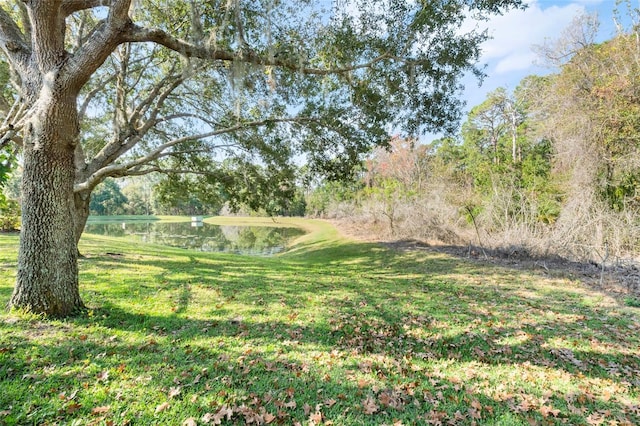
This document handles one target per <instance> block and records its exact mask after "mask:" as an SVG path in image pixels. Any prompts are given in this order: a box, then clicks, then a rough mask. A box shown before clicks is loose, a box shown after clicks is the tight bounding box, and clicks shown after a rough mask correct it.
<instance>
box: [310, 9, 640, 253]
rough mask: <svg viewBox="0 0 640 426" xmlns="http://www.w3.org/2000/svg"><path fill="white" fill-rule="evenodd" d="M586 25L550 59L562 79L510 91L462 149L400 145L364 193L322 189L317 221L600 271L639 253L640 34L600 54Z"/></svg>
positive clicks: (364, 179)
mask: <svg viewBox="0 0 640 426" xmlns="http://www.w3.org/2000/svg"><path fill="white" fill-rule="evenodd" d="M596 30H597V20H596V18H595V17H593V16H581V17H578V18H576V19H575V21H574V22H573V24H572V25H571V26H570V27H569V28H568V29H567V30H566V31H565V32H564V33H563V34H562V37H561V38H560V39H558V40H557V41H555V42H553V43H548V44H547V45H545V46H540V47H538V50H539V53H540V54H541V55H542V56H543V58H544V59H545V60H546V61H547V62H548V63H550V64H552V65H554V66H556V67H557V68H556V69H557V72H555V73H553V74H550V75H546V76H529V77H526V78H525V79H523V80H522V81H521V82H520V84H519V85H518V86H517V87H516V88H515V89H514V90H512V91H510V90H508V89H507V88H499V89H497V90H495V91H493V92H491V93H490V94H488V95H487V97H486V99H485V100H484V101H483V102H482V103H481V104H480V105H476V106H474V107H473V108H472V109H471V110H470V112H469V114H468V115H467V117H466V120H465V121H464V123H463V125H462V127H461V131H460V132H459V134H457V135H456V136H455V137H447V138H442V139H439V140H434V141H431V142H430V143H427V144H420V143H418V141H416V140H413V139H410V138H409V139H407V138H400V137H399V138H396V139H394V140H393V141H392V143H391V149H390V150H385V149H378V150H376V151H375V152H374V154H373V155H372V156H371V158H370V159H369V160H368V161H367V163H366V166H365V167H364V168H363V169H362V171H361V175H360V179H359V180H357V181H355V182H354V183H352V184H348V185H342V184H338V185H337V186H339V188H336V184H335V183H329V184H325V185H322V186H320V187H318V188H317V189H316V190H315V191H314V192H313V193H312V194H311V197H310V199H309V200H308V205H309V210H310V211H311V212H315V213H316V214H318V215H321V216H330V217H340V216H344V217H351V218H353V217H356V218H358V220H359V221H360V222H361V223H362V224H363V226H365V225H368V226H369V228H370V229H377V232H379V233H380V234H385V235H392V236H394V237H412V238H423V239H427V240H439V241H441V242H445V243H455V244H476V245H477V244H480V245H482V246H485V247H492V248H502V249H505V250H508V251H511V252H513V251H518V252H523V251H526V252H528V253H530V254H535V255H550V254H554V255H561V256H566V257H570V258H572V259H590V260H595V261H598V262H603V261H605V259H606V260H612V259H614V258H615V257H619V258H620V257H625V256H630V255H633V254H635V253H637V252H638V248H639V246H638V241H640V239H639V238H638V237H640V216H639V215H638V213H640V155H639V154H640V152H639V151H640V144H639V138H640V95H639V94H640V45H638V42H637V40H638V31H637V28H635V27H634V28H633V29H630V30H626V31H621V32H620V33H619V34H617V35H616V36H615V37H613V38H612V39H610V40H607V41H605V42H602V43H595V42H594V38H595V34H596Z"/></svg>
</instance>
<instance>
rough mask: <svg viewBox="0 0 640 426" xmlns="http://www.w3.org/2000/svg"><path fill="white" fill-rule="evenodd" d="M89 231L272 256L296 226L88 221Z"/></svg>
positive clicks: (290, 237) (299, 232)
mask: <svg viewBox="0 0 640 426" xmlns="http://www.w3.org/2000/svg"><path fill="white" fill-rule="evenodd" d="M85 232H86V233H89V234H99V235H108V236H112V237H124V238H127V239H129V240H131V241H133V242H142V243H152V244H162V245H166V246H171V247H180V248H185V249H189V250H196V251H206V252H227V253H236V254H246V255H254V256H271V255H274V254H277V253H280V252H282V251H284V250H285V248H286V246H287V244H288V243H289V242H290V241H291V240H293V239H294V238H296V237H298V236H300V235H303V234H304V231H302V230H301V229H299V228H289V227H282V228H278V227H270V226H228V225H212V224H209V223H204V222H139V221H137V222H121V223H114V222H108V223H100V222H98V221H92V222H89V223H87V226H86V227H85Z"/></svg>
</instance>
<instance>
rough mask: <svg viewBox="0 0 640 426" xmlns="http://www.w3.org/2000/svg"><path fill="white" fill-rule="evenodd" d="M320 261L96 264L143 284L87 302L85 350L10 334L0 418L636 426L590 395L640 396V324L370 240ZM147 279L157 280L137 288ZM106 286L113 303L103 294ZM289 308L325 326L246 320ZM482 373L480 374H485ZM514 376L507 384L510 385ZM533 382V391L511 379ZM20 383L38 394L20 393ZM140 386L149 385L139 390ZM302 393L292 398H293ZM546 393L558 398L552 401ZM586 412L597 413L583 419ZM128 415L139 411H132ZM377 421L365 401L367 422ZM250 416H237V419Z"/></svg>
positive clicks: (81, 345)
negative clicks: (596, 389) (225, 416)
mask: <svg viewBox="0 0 640 426" xmlns="http://www.w3.org/2000/svg"><path fill="white" fill-rule="evenodd" d="M314 250H315V251H314V252H313V253H314V255H313V256H311V255H309V256H291V257H289V256H283V257H279V258H270V259H260V258H256V259H252V260H251V261H248V259H247V258H245V257H234V256H211V255H206V254H193V253H192V252H185V255H184V256H183V258H180V257H179V256H176V254H175V252H171V256H170V258H169V257H166V258H165V257H163V256H162V255H161V254H160V255H156V256H155V257H150V256H135V255H132V254H130V253H125V254H124V255H123V256H107V255H94V256H92V257H90V258H88V259H85V260H83V263H84V265H85V268H84V269H85V271H83V273H82V279H83V280H85V281H87V282H98V283H100V282H102V280H104V279H106V278H107V277H109V271H110V269H109V268H112V269H113V268H118V269H123V270H125V271H128V269H131V273H130V274H129V273H124V274H120V275H122V278H120V281H118V282H111V281H110V286H109V288H105V286H104V285H101V286H97V287H96V288H95V289H93V288H91V289H89V290H88V291H91V292H92V294H91V295H90V297H89V298H90V299H91V298H93V300H94V302H95V303H96V306H95V308H94V309H93V311H92V316H91V317H88V318H76V319H72V320H69V321H68V322H67V323H65V324H66V327H71V328H74V329H75V335H73V333H71V334H72V335H68V333H67V335H63V336H59V337H54V338H51V337H49V338H47V339H44V338H42V337H43V336H44V335H46V334H47V333H42V335H41V336H39V335H38V332H37V327H35V328H34V327H31V330H30V331H29V332H24V330H23V329H22V328H21V327H19V326H17V325H13V326H12V332H13V333H15V334H14V336H22V337H16V338H14V339H12V341H13V343H11V345H9V346H6V347H7V348H8V349H7V351H5V352H2V351H0V357H3V358H2V360H3V362H2V363H0V385H1V386H2V388H3V390H5V391H6V392H0V394H2V395H3V396H1V397H0V401H1V403H0V410H1V409H2V407H3V406H8V405H10V404H12V403H11V402H9V401H20V400H21V398H23V397H24V395H26V394H29V389H30V388H29V386H31V387H32V388H33V387H34V386H35V387H42V386H46V387H48V388H50V389H54V390H53V391H52V392H51V395H53V396H49V397H44V396H39V397H37V398H36V397H34V398H35V400H32V402H31V403H30V404H31V405H32V406H34V407H40V408H42V410H40V411H36V412H37V413H41V414H37V415H33V416H32V417H31V419H32V420H33V422H35V423H39V422H40V420H43V419H44V421H49V422H51V419H52V418H53V419H57V420H58V421H61V422H67V421H69V422H70V421H71V420H72V419H74V418H81V417H82V416H84V417H87V416H91V415H92V414H91V412H90V409H91V407H92V406H95V405H98V404H99V405H110V406H111V409H110V410H111V412H112V413H113V414H114V415H115V414H117V415H122V414H123V413H125V414H124V417H120V418H121V419H122V418H129V417H127V416H135V417H130V418H131V419H134V418H135V421H136V422H138V421H139V422H140V423H157V422H159V421H163V422H165V423H167V422H169V423H172V422H173V423H175V424H181V423H182V421H183V420H184V418H179V417H180V415H181V414H180V413H181V412H179V411H176V412H175V413H173V412H171V411H170V410H169V411H168V412H166V413H164V414H162V415H160V414H157V413H155V412H154V408H155V407H156V405H158V404H160V403H162V402H164V401H169V402H170V403H171V404H172V405H175V406H179V405H180V404H183V403H184V404H187V401H188V400H189V399H190V398H191V397H192V396H193V395H199V396H200V397H201V398H202V400H203V401H204V402H203V403H202V404H203V405H201V406H198V408H197V410H196V411H195V412H197V413H200V414H202V413H204V412H207V411H208V410H215V408H216V407H217V406H219V405H220V404H222V403H227V404H235V405H237V406H240V405H241V404H245V406H249V407H253V408H252V410H253V409H254V408H255V410H256V411H257V410H258V409H259V406H263V407H266V408H267V410H268V411H269V412H273V413H274V414H275V413H276V412H277V411H278V410H277V408H280V409H281V410H283V411H284V412H285V413H286V414H288V416H289V417H286V418H285V419H283V422H284V423H287V422H288V421H289V420H291V419H292V418H295V419H297V420H299V421H302V420H305V419H307V418H308V416H309V413H305V412H304V409H303V408H302V406H303V404H305V403H306V404H308V405H309V406H310V407H311V408H312V411H313V410H315V407H316V404H320V410H321V411H322V414H323V415H324V416H325V418H326V419H330V420H333V421H334V422H335V423H336V424H338V423H344V424H357V423H367V424H384V423H387V424H389V423H393V420H394V419H399V420H401V421H404V422H405V423H407V424H414V423H420V422H423V423H425V424H428V422H429V421H433V422H436V421H437V420H438V419H437V418H438V416H442V418H443V421H442V423H446V421H447V420H448V419H452V421H454V422H455V421H456V420H455V416H456V412H459V413H460V414H459V415H460V416H462V417H461V418H459V419H458V420H457V423H455V424H471V422H472V420H475V421H478V422H480V421H481V420H482V419H484V421H485V422H488V423H490V424H500V423H501V422H502V423H503V424H527V420H528V419H529V418H531V419H533V420H534V421H536V422H539V423H544V422H545V421H546V422H550V423H555V422H556V421H557V422H561V421H567V422H568V423H570V424H581V423H585V418H586V416H587V415H590V414H591V413H597V412H598V411H600V412H606V411H607V410H609V412H610V413H617V414H615V415H618V416H619V417H621V418H626V419H630V421H631V423H638V422H640V419H638V417H637V415H633V414H628V412H629V410H631V408H629V407H628V406H627V405H625V404H627V403H625V402H624V398H622V399H616V398H611V397H607V395H604V394H602V395H591V394H589V393H588V392H587V391H586V390H584V389H582V390H580V386H584V383H587V382H588V381H587V380H583V378H585V377H586V378H587V379H588V380H592V381H595V382H594V383H596V382H597V383H601V382H603V381H605V382H608V383H610V384H611V386H614V387H615V388H617V389H629V386H631V387H632V388H634V387H635V388H637V387H638V386H640V384H639V383H638V381H637V380H638V379H637V376H638V374H637V372H638V371H640V360H639V359H638V351H637V337H635V335H634V336H629V335H625V327H627V329H626V330H627V332H628V330H631V328H628V327H632V326H634V323H632V322H631V321H630V320H628V319H625V318H615V322H611V321H610V319H611V318H607V316H612V315H613V314H614V313H612V312H607V311H606V310H604V309H601V308H599V307H597V306H594V307H591V306H587V305H584V304H578V303H567V302H566V301H567V300H569V301H572V300H573V299H574V298H575V294H574V293H572V292H571V289H563V288H558V289H557V290H553V291H552V293H548V294H545V293H535V292H533V290H532V291H530V292H529V293H523V292H522V291H521V288H520V286H519V285H486V284H485V285H483V284H476V283H468V282H462V281H460V279H459V278H456V274H464V275H465V276H467V275H470V276H472V277H473V276H478V277H482V276H483V275H484V274H485V273H486V271H487V270H486V268H485V267H484V266H483V265H475V264H470V263H469V262H466V261H463V260H460V259H456V258H450V257H426V258H422V260H421V262H423V263H422V264H419V265H416V264H414V263H412V262H413V259H407V258H406V256H404V255H403V254H401V253H397V252H393V251H389V250H385V249H384V248H382V247H380V246H378V245H370V244H365V245H363V244H357V243H354V244H341V245H335V244H334V245H329V246H326V245H325V246H317V247H315V248H314ZM492 267H493V266H492ZM136 268H141V270H144V271H147V272H145V273H144V274H143V276H144V277H147V276H151V277H154V279H153V280H150V281H148V282H143V283H141V282H140V278H139V276H138V275H136V271H137V269H136ZM496 268H497V267H496ZM500 270H501V269H500V268H497V269H496V271H498V272H499V271H500ZM504 270H507V269H504ZM149 271H151V272H149ZM532 286H533V287H532V288H534V287H535V285H532ZM89 287H91V286H89ZM530 287H531V286H530ZM98 288H99V289H104V290H103V291H104V293H105V294H93V292H97V291H98V290H97V289H98ZM196 290H198V291H207V292H208V293H207V294H210V295H212V300H213V303H215V302H217V301H218V300H219V301H223V302H224V301H227V302H229V303H228V304H227V305H232V306H227V305H224V306H223V307H221V308H218V307H214V306H212V307H211V308H210V310H208V311H207V312H206V313H205V314H202V313H200V314H199V316H198V318H194V317H193V315H192V310H193V309H195V307H194V304H195V303H196V302H199V301H198V300H197V297H198V296H197V293H196ZM101 291H102V290H101ZM136 291H137V292H138V295H136V296H135V297H140V298H146V299H149V300H152V299H153V298H154V297H160V296H162V295H164V294H165V292H166V293H167V294H169V295H171V297H173V299H172V300H173V302H174V303H175V305H174V306H175V308H176V309H175V310H174V311H173V312H166V313H162V314H157V313H154V314H149V313H144V312H136V310H135V309H133V308H132V306H130V302H131V301H133V300H134V299H135V297H134V296H133V294H134V292H136ZM7 297H8V296H7ZM314 300H315V302H314ZM258 301H260V304H259V305H257V304H256V302H258ZM314 303H315V304H314ZM283 305H284V306H286V307H287V309H288V311H287V312H291V313H292V314H298V313H303V314H304V313H305V312H307V313H309V315H313V316H312V318H313V321H302V320H300V321H298V320H296V319H295V315H292V316H291V318H290V319H289V320H287V319H286V318H285V317H283V318H282V319H280V320H276V321H274V320H273V319H272V318H273V317H272V316H269V317H266V318H267V319H265V316H260V315H256V316H255V317H254V316H251V315H249V316H246V317H245V318H242V319H237V318H236V316H237V313H236V308H237V307H238V306H254V307H256V308H255V309H256V310H262V311H270V310H276V309H279V308H281V307H282V306H283ZM314 310H316V311H314ZM247 312H252V311H251V310H249V311H247ZM25 327H26V328H29V327H28V326H25ZM53 327H54V328H58V326H53ZM84 327H87V328H88V327H96V328H97V329H99V330H100V332H99V335H95V336H94V335H91V336H90V337H89V338H87V339H85V340H83V339H82V336H83V334H82V331H81V330H83V328H84ZM34 330H35V331H34ZM62 331H63V332H65V333H66V329H65V330H62ZM636 334H637V333H636ZM24 335H27V336H31V337H30V338H26V339H25V338H24ZM44 337H46V336H44ZM20 339H22V340H20ZM3 345H4V343H3ZM2 347H4V346H2ZM332 354H334V355H332ZM29 359H30V360H29ZM7 360H8V361H7ZM61 360H64V361H62V362H61ZM86 360H90V363H89V364H88V365H87V364H86ZM4 361H7V362H4ZM122 366H124V367H122ZM452 366H459V371H458V372H456V371H450V372H448V373H443V372H442V369H446V368H453V367H452ZM472 369H475V370H477V371H476V372H475V373H473V374H472V373H471V370H472ZM505 369H507V370H506V371H511V373H504V372H502V373H501V372H500V371H505ZM245 370H247V372H246V373H244V371H245ZM105 371H107V372H109V374H110V376H111V377H112V379H111V380H112V381H116V379H117V378H121V376H123V375H126V378H123V380H125V382H124V383H129V386H131V387H132V388H133V389H135V391H131V392H132V394H130V395H129V394H126V393H125V395H124V396H122V397H121V399H120V400H119V399H118V398H117V397H116V396H117V394H116V391H115V390H110V389H109V383H110V380H109V379H108V378H107V379H105V378H104V372H105ZM488 371H492V372H493V371H495V372H496V373H495V374H496V375H497V378H493V379H490V380H491V381H493V382H492V383H490V386H489V387H487V386H485V385H484V384H483V383H484V382H485V381H487V380H488V379H486V375H487V374H489V373H488ZM520 373H522V377H520V376H514V374H516V375H517V374H520ZM492 374H494V373H492ZM501 374H502V375H501ZM198 375H200V376H201V377H200V379H199V380H198V381H196V378H197V377H198ZM545 375H549V376H552V377H556V378H557V377H561V378H562V377H565V375H566V380H567V381H568V385H567V389H556V388H553V386H551V387H549V385H548V384H547V383H545ZM19 378H24V382H25V383H24V384H20V383H18V384H16V383H17V382H20V380H18V379H19ZM138 379H139V380H142V381H145V383H144V384H143V385H140V384H139V383H138V384H136V383H137V382H136V380H138ZM118 380H119V379H118ZM501 380H503V381H504V382H505V383H504V385H505V386H507V388H513V383H510V382H513V381H522V382H526V381H527V380H534V381H535V380H537V381H538V383H537V384H536V385H534V386H532V387H531V388H529V390H528V391H523V392H524V393H522V394H518V393H517V392H515V391H509V392H507V391H505V392H504V394H502V395H500V394H496V393H495V392H493V391H492V389H493V388H499V387H500V386H501V384H500V383H498V382H499V381H501ZM84 383H87V384H88V386H89V387H91V388H93V387H97V389H98V391H99V392H97V393H95V394H94V393H92V392H85V394H86V395H85V396H83V395H82V394H80V398H81V400H80V402H81V404H80V405H81V406H82V408H80V409H79V410H78V411H77V412H71V413H70V412H68V410H67V408H65V404H67V405H66V407H68V404H70V402H69V401H65V400H64V399H60V398H58V397H57V396H56V395H59V394H60V393H61V392H67V394H71V393H72V392H73V391H74V390H75V389H78V388H82V387H83V386H84ZM625 383H626V384H625ZM522 386H523V388H524V384H523V385H522ZM556 386H559V385H556ZM172 387H181V388H182V389H183V391H182V393H181V395H180V397H177V398H174V399H171V398H168V396H167V395H168V392H169V390H170V389H171V388H172ZM289 389H294V391H293V395H289V394H291V393H292V392H290V391H289ZM398 389H399V390H398ZM493 390H495V389H493ZM102 391H103V392H102ZM268 392H271V393H273V395H272V396H273V400H282V401H290V400H295V401H296V402H297V403H296V407H295V408H286V407H284V408H283V407H276V406H275V405H273V404H274V403H273V402H265V400H266V399H268V398H267V397H266V396H265V395H266V394H267V393H268ZM384 392H387V394H384ZM394 392H398V394H396V393H394ZM439 392H440V393H444V396H443V397H442V398H440V397H439V396H438V394H439ZM545 392H549V393H550V394H551V396H546V397H544V396H543V394H544V393H545ZM525 394H526V395H525ZM99 395H103V396H99ZM104 395H106V396H104ZM251 395H256V396H257V397H258V398H259V400H260V401H261V402H260V403H259V405H258V404H255V405H254V406H250V405H249V404H248V401H252V400H253V398H252V397H251ZM341 395H342V396H345V395H350V396H351V395H356V401H358V404H355V405H354V404H353V403H351V405H350V406H345V405H344V404H345V403H344V401H345V400H348V399H349V398H347V399H345V398H343V397H341ZM82 398H84V399H82ZM100 398H102V399H100ZM367 398H372V399H373V403H374V404H375V405H377V406H378V408H377V411H375V412H372V413H371V414H365V411H366V410H367V408H365V406H364V405H362V404H361V403H360V402H362V401H366V400H367ZM545 398H546V402H541V401H542V399H545ZM178 400H179V401H178ZM333 400H335V401H336V402H335V403H333V404H331V402H330V401H333ZM414 400H417V401H418V404H419V405H420V408H419V409H417V410H416V409H413V408H411V404H415V403H414ZM582 400H584V401H586V403H584V404H582V408H581V407H578V405H580V404H579V402H580V401H582ZM139 401H143V402H145V404H146V405H147V407H143V406H142V405H140V403H139ZM327 401H329V402H327ZM382 401H386V402H387V403H389V404H391V403H392V404H393V405H394V406H395V407H394V406H391V405H387V406H385V405H384V404H383V403H382ZM390 401H391V402H390ZM393 401H395V402H393ZM474 401H476V402H474ZM369 402H370V403H371V401H369ZM270 404H272V405H270ZM25 405H29V404H25ZM187 405H188V404H187ZM478 405H480V406H481V407H490V408H484V409H478V408H477V407H478ZM129 406H135V407H136V408H135V410H137V412H136V413H128V414H127V413H126V410H127V407H129ZM542 407H547V408H549V409H551V410H558V413H557V414H553V411H552V412H551V413H552V414H549V413H548V412H547V414H546V417H545V415H544V414H543V412H544V411H540V410H541V409H542ZM373 408H374V406H373V405H371V404H369V409H368V410H369V411H371V410H373ZM38 409H39V408H38ZM583 409H584V410H585V411H583V412H580V414H576V413H577V412H578V411H580V410H583ZM20 410H22V408H20ZM24 410H27V409H26V408H24ZM176 410H177V407H176ZM185 410H186V408H185ZM471 410H475V412H472V411H471ZM576 410H578V411H576ZM383 411H387V412H388V414H383V413H382V412H383ZM478 411H479V412H478ZM24 412H26V411H24ZM31 412H32V413H33V411H31ZM182 412H184V411H182ZM46 413H49V414H46ZM52 413H53V414H52ZM47 415H49V416H53V417H46V416H47ZM165 415H166V417H162V420H160V416H165ZM478 415H480V416H481V417H480V418H475V419H473V416H478ZM612 415H613V414H612ZM25 416H26V414H25ZM38 416H40V417H38ZM171 416H175V417H171ZM420 416H431V417H424V418H419V417H420ZM483 416H484V417H483ZM633 416H635V417H633ZM429 418H431V420H428V419H429ZM242 419H243V418H242V414H238V417H236V418H235V420H233V421H235V422H242ZM1 420H2V419H1V418H0V421H1ZM245 420H246V419H245ZM18 423H21V422H18Z"/></svg>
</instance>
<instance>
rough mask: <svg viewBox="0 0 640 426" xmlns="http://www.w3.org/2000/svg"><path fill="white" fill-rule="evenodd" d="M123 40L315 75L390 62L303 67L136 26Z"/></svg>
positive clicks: (131, 27) (188, 53)
mask: <svg viewBox="0 0 640 426" xmlns="http://www.w3.org/2000/svg"><path fill="white" fill-rule="evenodd" d="M122 37H123V39H124V41H127V42H153V43H157V44H159V45H161V46H164V47H166V48H167V49H170V50H173V51H175V52H178V53H180V54H181V55H184V56H187V57H193V58H200V59H209V60H222V61H228V62H232V61H240V62H247V63H252V64H255V65H270V66H274V67H279V68H286V69H289V70H292V71H298V72H302V73H304V74H312V75H330V74H342V73H347V72H351V71H355V70H359V69H364V68H369V67H371V66H373V65H374V64H376V63H378V62H381V61H384V60H387V59H391V56H390V55H388V54H386V53H385V54H383V55H380V56H378V57H376V58H374V59H372V60H371V61H369V62H366V63H362V64H358V65H352V66H348V67H342V68H311V67H305V66H300V64H299V63H298V62H292V61H285V60H281V59H277V58H269V57H267V56H263V55H259V54H258V53H256V52H254V51H253V50H250V49H243V50H241V51H238V52H234V51H230V50H221V49H211V48H209V47H206V46H202V45H194V44H192V43H189V42H187V41H184V40H181V39H178V38H176V37H173V36H171V35H169V34H167V33H166V32H164V31H162V30H160V29H150V28H143V27H140V26H137V25H134V24H131V26H130V27H129V28H128V30H127V32H126V33H125V34H123V35H122Z"/></svg>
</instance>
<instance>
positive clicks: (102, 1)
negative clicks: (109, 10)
mask: <svg viewBox="0 0 640 426" xmlns="http://www.w3.org/2000/svg"><path fill="white" fill-rule="evenodd" d="M110 5H111V0H64V1H63V2H62V13H64V15H65V16H69V15H71V14H72V13H75V12H79V11H81V10H87V9H93V8H94V7H100V6H107V7H108V6H110Z"/></svg>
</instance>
